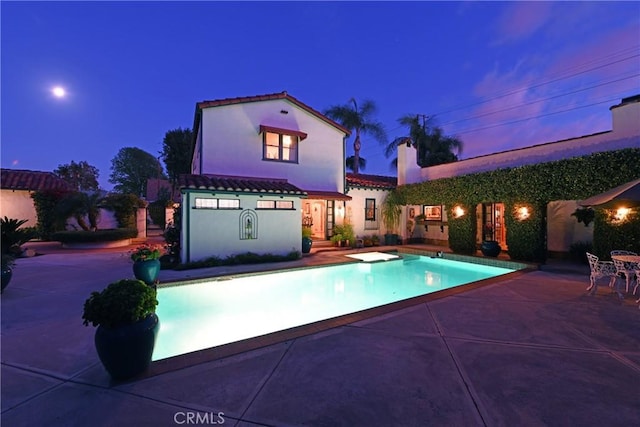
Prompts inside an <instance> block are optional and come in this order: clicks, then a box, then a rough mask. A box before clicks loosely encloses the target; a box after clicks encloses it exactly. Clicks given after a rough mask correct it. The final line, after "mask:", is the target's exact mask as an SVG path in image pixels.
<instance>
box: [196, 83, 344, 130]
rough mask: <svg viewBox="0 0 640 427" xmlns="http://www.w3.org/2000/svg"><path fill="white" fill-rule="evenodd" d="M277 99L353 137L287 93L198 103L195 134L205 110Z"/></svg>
mask: <svg viewBox="0 0 640 427" xmlns="http://www.w3.org/2000/svg"><path fill="white" fill-rule="evenodd" d="M275 99H286V100H287V101H289V102H291V103H292V104H294V105H297V106H298V107H300V108H302V109H303V110H306V111H308V112H309V113H311V114H312V115H314V116H316V117H317V118H319V119H320V120H322V121H324V122H326V123H328V124H330V125H331V126H333V127H335V128H336V129H338V130H340V131H342V132H344V133H345V134H347V136H348V135H351V131H350V130H349V129H347V128H345V127H344V126H342V125H341V124H339V123H337V122H335V121H333V120H331V119H330V118H329V117H327V116H325V115H324V114H322V113H320V112H319V111H317V110H314V109H313V108H311V107H309V106H308V105H306V104H304V103H302V102H300V101H298V100H297V99H296V98H294V97H293V96H291V95H289V94H288V93H287V92H280V93H272V94H268V95H256V96H243V97H237V98H225V99H217V100H213V101H201V102H198V103H197V104H196V119H195V121H194V125H193V129H194V133H195V132H197V128H198V124H199V121H200V114H198V113H199V112H200V110H202V109H203V108H210V107H219V106H221V105H233V104H245V103H248V102H259V101H272V100H275Z"/></svg>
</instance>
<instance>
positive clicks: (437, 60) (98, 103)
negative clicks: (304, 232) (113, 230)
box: [0, 1, 640, 189]
mask: <svg viewBox="0 0 640 427" xmlns="http://www.w3.org/2000/svg"><path fill="white" fill-rule="evenodd" d="M0 14H1V61H2V62H1V73H2V74H1V120H2V122H1V126H2V134H1V137H2V139H1V143H2V152H1V154H2V167H3V168H14V169H31V170H43V171H51V170H53V169H55V168H56V167H57V166H58V165H60V164H66V163H70V162H71V161H72V160H74V161H76V162H79V161H82V160H84V161H87V162H89V163H90V164H91V165H93V166H96V167H97V168H98V169H99V171H100V179H99V181H100V184H101V186H102V187H103V188H104V189H111V188H112V185H111V184H110V183H109V182H108V178H109V174H110V166H111V159H112V158H113V157H114V156H115V155H116V154H117V152H118V150H120V149H121V148H123V147H132V146H135V147H139V148H141V149H143V150H145V151H147V152H149V153H151V154H153V155H154V156H157V155H159V152H160V150H161V147H162V139H163V137H164V134H165V132H167V131H168V130H171V129H175V128H178V127H183V128H191V126H192V125H193V115H194V111H195V104H196V102H198V101H203V100H212V99H220V98H228V97H238V96H253V95H261V94H268V93H276V92H281V91H283V90H286V91H287V92H288V93H289V94H290V95H292V96H294V97H295V98H297V99H298V100H300V101H302V102H304V103H305V104H307V105H309V106H311V107H312V108H315V109H317V110H320V111H323V110H324V109H326V108H327V107H329V106H331V105H335V104H343V103H346V102H347V101H348V100H349V98H352V97H355V98H356V99H358V100H362V99H366V98H368V99H372V100H373V101H375V102H376V104H377V105H378V110H379V112H378V115H377V118H378V120H379V121H381V122H382V123H383V124H384V125H385V126H386V129H387V132H388V135H389V138H390V139H392V138H395V137H398V136H403V135H405V134H406V130H405V129H403V128H401V127H400V126H399V125H398V123H397V119H398V118H399V117H401V116H403V115H406V114H426V115H429V116H432V117H434V122H435V123H436V124H439V125H441V126H442V127H443V129H444V131H445V133H446V134H452V135H456V136H458V137H459V138H460V139H461V140H462V141H463V142H464V145H465V147H464V151H463V154H462V158H468V157H474V156H478V155H482V154H488V153H492V152H496V151H502V150H507V149H510V148H516V147H522V146H528V145H533V144H537V143H544V142H549V141H554V140H560V139H564V138H571V137H574V136H580V135H586V134H591V133H595V132H600V131H606V130H610V129H611V115H610V111H609V107H610V106H611V105H614V104H617V103H619V102H620V99H621V98H623V97H626V96H632V95H635V94H639V93H640V2H428V3H427V2H407V3H397V2H393V3H391V2H388V3H387V2H373V3H369V2H353V3H346V2H319V3H308V2H277V3H276V2H257V3H253V2H252V3H249V2H192V3H182V2H180V3H173V2H140V3H137V2H113V3H96V2H70V3H57V2H6V1H3V2H1V3H0ZM56 86H60V87H62V88H64V90H65V91H66V93H65V96H64V97H61V98H59V97H56V96H55V95H54V94H53V92H52V89H53V88H54V87H56ZM351 145H352V141H351V140H350V141H349V142H348V147H349V151H352V150H351ZM361 156H363V157H364V158H366V159H367V160H368V165H367V168H366V169H365V170H364V171H361V172H363V173H373V174H383V175H395V171H394V170H392V169H391V168H390V166H389V164H390V161H391V160H390V159H387V158H385V157H384V156H383V149H382V147H381V146H380V145H379V144H378V143H377V142H374V141H373V140H368V139H367V138H365V139H364V142H363V148H362V151H361Z"/></svg>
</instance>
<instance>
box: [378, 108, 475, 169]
mask: <svg viewBox="0 0 640 427" xmlns="http://www.w3.org/2000/svg"><path fill="white" fill-rule="evenodd" d="M421 117H422V123H421V122H420V118H421ZM429 122H430V119H429V118H428V117H427V116H424V115H420V114H418V115H415V116H412V115H406V116H403V117H400V119H398V123H400V124H401V125H404V126H407V127H408V128H409V135H408V136H401V137H399V138H395V139H394V140H393V141H391V143H389V144H388V145H387V147H386V149H385V155H386V156H387V157H390V156H391V155H392V154H393V153H394V152H395V150H396V147H397V146H398V145H401V144H407V145H411V146H413V147H414V148H415V149H416V151H417V156H416V163H417V164H418V166H420V167H422V168H425V167H428V166H435V165H440V164H443V163H452V162H456V161H458V155H460V154H461V153H462V148H463V145H464V144H463V142H462V141H461V140H459V139H458V138H456V137H453V136H446V135H444V133H443V132H442V129H441V128H440V127H439V126H435V125H433V124H431V123H429ZM454 151H455V153H454ZM392 164H394V165H395V166H397V158H396V159H394V161H393V163H392Z"/></svg>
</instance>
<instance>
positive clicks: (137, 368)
mask: <svg viewBox="0 0 640 427" xmlns="http://www.w3.org/2000/svg"><path fill="white" fill-rule="evenodd" d="M158 329H160V320H159V319H158V316H156V314H155V313H152V314H150V315H149V316H147V317H146V318H144V319H142V320H141V321H139V322H136V323H133V324H131V325H126V326H122V327H119V328H105V327H103V326H102V325H100V326H98V329H96V335H95V344H96V350H97V351H98V357H100V361H101V362H102V364H103V365H104V367H105V369H106V370H107V372H109V375H111V378H113V379H114V380H126V379H129V378H132V377H135V376H136V375H138V374H140V373H142V372H144V371H145V370H146V369H147V368H148V367H149V364H150V363H151V356H152V355H153V347H154V345H155V343H156V336H157V335H158Z"/></svg>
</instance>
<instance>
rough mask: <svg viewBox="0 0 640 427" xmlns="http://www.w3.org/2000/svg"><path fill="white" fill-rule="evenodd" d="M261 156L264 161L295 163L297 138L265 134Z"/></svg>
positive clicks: (296, 160)
mask: <svg viewBox="0 0 640 427" xmlns="http://www.w3.org/2000/svg"><path fill="white" fill-rule="evenodd" d="M262 156H263V159H264V160H279V161H281V162H292V163H297V162H298V137H297V136H293V135H282V134H277V133H271V132H265V133H264V146H263V154H262Z"/></svg>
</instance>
